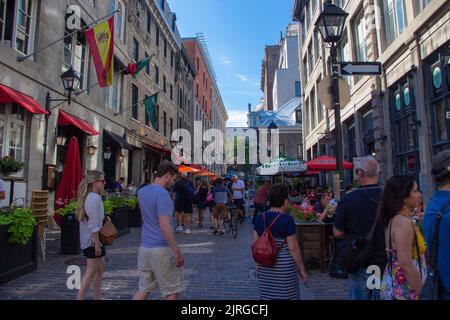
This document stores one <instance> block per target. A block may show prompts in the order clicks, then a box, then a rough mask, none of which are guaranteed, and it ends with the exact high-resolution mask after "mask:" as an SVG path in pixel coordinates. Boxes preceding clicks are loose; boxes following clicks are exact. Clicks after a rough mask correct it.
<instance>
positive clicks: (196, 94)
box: [195, 82, 198, 98]
mask: <svg viewBox="0 0 450 320" xmlns="http://www.w3.org/2000/svg"><path fill="white" fill-rule="evenodd" d="M195 97H196V98H198V82H196V87H195Z"/></svg>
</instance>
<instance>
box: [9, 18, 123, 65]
mask: <svg viewBox="0 0 450 320" xmlns="http://www.w3.org/2000/svg"><path fill="white" fill-rule="evenodd" d="M117 12H120V10H119V9H117V10H115V11H113V12H112V13H110V14H108V15H107V16H104V17H103V18H100V19H98V20H96V21H94V22H92V23H90V24H88V25H86V26H84V27H83V28H81V29H79V30H75V31H73V32H71V33H69V34H68V35H66V36H64V37H63V38H61V39H58V40H55V41H53V42H52V43H50V44H48V45H46V46H45V47H43V48H40V49H38V50H36V51H34V52H32V53H30V54H29V55H26V56H24V57H17V61H18V62H23V61H25V60H27V59H28V58H30V57H32V56H34V55H35V54H36V53H39V52H41V51H43V50H45V49H48V48H50V47H51V46H53V45H55V44H57V43H58V42H60V41H63V40H64V39H66V38H68V37H71V36H73V35H74V34H76V33H78V32H80V31H84V30H86V29H89V28H90V27H91V26H93V25H94V24H97V23H99V22H100V21H102V20H105V19H109V18H110V17H111V16H113V15H115V14H116V13H117Z"/></svg>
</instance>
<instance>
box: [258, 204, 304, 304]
mask: <svg viewBox="0 0 450 320" xmlns="http://www.w3.org/2000/svg"><path fill="white" fill-rule="evenodd" d="M275 216H276V214H273V213H271V212H267V217H266V219H267V221H266V225H267V226H269V225H270V223H271V221H272V220H273V218H274V217H275ZM291 218H292V217H290V216H288V215H284V216H283V217H281V218H280V219H279V220H278V221H277V222H276V223H275V225H274V226H273V227H272V229H271V231H272V235H273V237H274V238H275V242H276V243H277V246H280V245H282V244H283V243H284V242H285V241H286V238H281V237H279V236H280V235H281V234H286V235H289V233H290V234H292V225H294V228H295V223H294V221H293V220H292V221H291V220H290V219H291ZM262 220H263V219H262V215H260V216H258V217H257V221H256V223H255V230H256V231H257V233H258V234H260V235H261V234H262V232H261V231H262V230H263V222H262ZM288 230H290V231H288ZM294 230H295V229H294ZM257 278H258V287H259V297H260V299H261V300H299V279H298V269H297V266H296V264H295V261H294V259H293V258H292V255H291V253H290V252H289V248H288V245H287V243H285V244H284V245H283V247H282V248H281V249H280V250H279V251H278V256H277V262H276V264H275V265H274V266H273V267H264V266H259V271H258V273H257Z"/></svg>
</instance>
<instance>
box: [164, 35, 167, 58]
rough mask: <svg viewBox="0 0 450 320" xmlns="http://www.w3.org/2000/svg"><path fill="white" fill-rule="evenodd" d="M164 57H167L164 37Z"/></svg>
mask: <svg viewBox="0 0 450 320" xmlns="http://www.w3.org/2000/svg"><path fill="white" fill-rule="evenodd" d="M164 58H166V59H167V39H166V38H164Z"/></svg>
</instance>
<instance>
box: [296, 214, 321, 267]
mask: <svg viewBox="0 0 450 320" xmlns="http://www.w3.org/2000/svg"><path fill="white" fill-rule="evenodd" d="M326 226H327V225H326V224H325V223H323V222H315V223H296V229H297V240H298V243H299V246H300V250H301V253H302V258H303V261H304V262H305V263H306V261H307V260H309V259H311V258H317V259H318V260H319V263H320V271H322V272H326V243H327V242H326V236H325V234H326V232H325V231H326Z"/></svg>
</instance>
